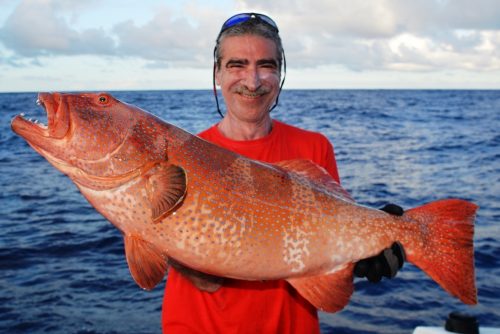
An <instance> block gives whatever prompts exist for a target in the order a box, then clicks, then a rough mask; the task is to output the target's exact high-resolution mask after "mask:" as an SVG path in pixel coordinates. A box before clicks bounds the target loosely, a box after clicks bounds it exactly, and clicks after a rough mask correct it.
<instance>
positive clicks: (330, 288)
mask: <svg viewBox="0 0 500 334" xmlns="http://www.w3.org/2000/svg"><path fill="white" fill-rule="evenodd" d="M353 269H354V264H353V263H350V264H348V265H347V266H345V267H344V268H342V269H340V270H338V271H335V272H334V273H331V274H326V275H319V276H309V277H301V278H290V279H288V280H287V281H288V283H290V284H291V285H292V286H293V287H294V288H295V290H297V291H298V292H299V294H300V295H301V296H302V297H304V298H305V299H307V300H308V301H309V302H310V303H311V304H312V305H314V306H315V307H316V308H317V309H319V310H321V311H325V312H338V311H340V310H342V309H343V308H344V307H345V306H346V305H347V304H348V303H349V299H350V298H351V295H352V293H353V291H354V283H353Z"/></svg>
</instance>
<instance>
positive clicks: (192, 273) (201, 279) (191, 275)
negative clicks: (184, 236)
mask: <svg viewBox="0 0 500 334" xmlns="http://www.w3.org/2000/svg"><path fill="white" fill-rule="evenodd" d="M168 262H169V264H170V265H171V266H172V267H173V268H174V269H175V270H177V271H178V272H179V273H180V274H181V275H182V276H184V277H186V278H187V279H188V280H189V281H190V282H191V283H193V285H194V286H195V287H197V288H198V289H199V290H201V291H206V292H215V291H217V290H219V288H220V287H221V286H222V283H223V282H224V278H223V277H218V276H213V275H209V274H205V273H202V272H199V271H196V270H194V269H191V268H188V267H185V266H183V265H182V264H180V263H178V262H176V261H174V260H172V259H169V261H168Z"/></svg>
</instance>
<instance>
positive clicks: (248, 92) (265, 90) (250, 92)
mask: <svg viewBox="0 0 500 334" xmlns="http://www.w3.org/2000/svg"><path fill="white" fill-rule="evenodd" d="M270 92H271V88H269V87H266V86H259V87H257V89H255V90H250V89H248V87H246V86H244V85H240V86H237V87H235V88H234V89H233V93H238V94H244V95H249V96H261V95H264V94H267V93H270Z"/></svg>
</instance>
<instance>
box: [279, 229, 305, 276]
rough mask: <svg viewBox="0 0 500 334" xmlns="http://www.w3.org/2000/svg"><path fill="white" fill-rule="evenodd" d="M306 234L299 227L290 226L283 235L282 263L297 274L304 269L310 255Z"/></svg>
mask: <svg viewBox="0 0 500 334" xmlns="http://www.w3.org/2000/svg"><path fill="white" fill-rule="evenodd" d="M308 246H309V238H308V233H307V232H305V231H304V230H303V229H302V228H301V226H297V225H295V224H292V227H291V228H288V229H286V230H285V232H284V235H283V262H284V263H286V264H288V265H290V266H291V267H292V268H291V272H293V273H297V272H300V271H301V270H303V269H304V268H305V261H306V259H307V257H308V256H309V255H310V251H309V248H308Z"/></svg>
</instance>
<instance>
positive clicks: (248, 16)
mask: <svg viewBox="0 0 500 334" xmlns="http://www.w3.org/2000/svg"><path fill="white" fill-rule="evenodd" d="M249 20H258V21H260V22H263V23H265V24H267V25H268V26H270V27H271V28H273V29H274V30H275V31H276V32H279V30H278V25H277V24H276V22H274V21H273V19H272V18H270V17H269V16H267V15H264V14H259V13H241V14H236V15H234V16H231V17H230V18H229V19H227V20H226V22H224V24H223V25H222V28H221V29H220V33H219V35H220V34H222V33H223V32H224V31H226V30H227V29H229V28H231V27H234V26H236V25H238V24H241V23H244V22H247V21H249Z"/></svg>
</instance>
